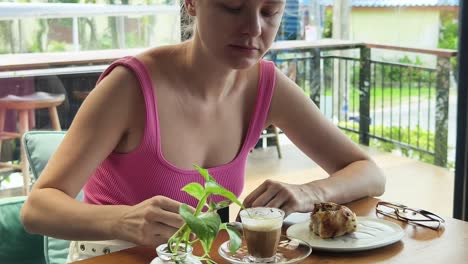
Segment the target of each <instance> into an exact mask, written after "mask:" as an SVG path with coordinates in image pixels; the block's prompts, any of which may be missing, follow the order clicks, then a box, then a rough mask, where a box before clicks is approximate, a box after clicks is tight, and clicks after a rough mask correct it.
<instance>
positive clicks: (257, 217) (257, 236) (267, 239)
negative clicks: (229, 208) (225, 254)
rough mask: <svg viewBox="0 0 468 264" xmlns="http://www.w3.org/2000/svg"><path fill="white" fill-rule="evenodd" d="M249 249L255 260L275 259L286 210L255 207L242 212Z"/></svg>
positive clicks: (252, 258)
mask: <svg viewBox="0 0 468 264" xmlns="http://www.w3.org/2000/svg"><path fill="white" fill-rule="evenodd" d="M240 218H241V221H242V226H243V230H244V239H245V242H246V244H247V250H248V252H249V254H250V258H251V260H252V261H253V262H270V261H274V259H275V256H276V250H277V249H278V243H279V240H280V236H281V226H282V225H283V219H284V212H283V211H282V210H280V209H277V208H269V207H254V208H247V209H245V210H242V211H241V212H240Z"/></svg>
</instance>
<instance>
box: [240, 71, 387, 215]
mask: <svg viewBox="0 0 468 264" xmlns="http://www.w3.org/2000/svg"><path fill="white" fill-rule="evenodd" d="M276 76H277V77H276V88H275V93H274V95H273V99H272V103H271V107H270V113H269V120H267V124H270V123H272V124H274V125H276V126H278V127H279V128H281V130H282V131H283V132H284V133H285V134H286V135H287V136H288V138H290V139H291V141H292V142H293V143H294V144H295V145H296V146H297V147H298V148H299V149H301V150H302V151H303V152H304V153H305V154H306V155H307V156H309V157H310V158H311V159H313V160H314V161H315V162H316V163H317V164H318V165H319V166H320V167H322V168H323V169H324V170H325V171H326V172H327V173H328V174H329V175H330V177H328V178H326V179H323V180H318V181H312V182H309V183H307V184H303V185H290V184H282V183H276V182H273V181H267V182H265V183H264V184H263V185H262V186H260V187H258V188H257V189H256V190H255V191H254V192H252V193H251V194H250V195H249V196H248V197H247V198H246V201H245V203H246V205H249V206H260V205H269V206H276V207H281V208H283V207H285V208H284V209H287V210H288V211H304V212H305V211H311V210H312V209H313V204H314V202H319V201H333V202H337V203H346V202H350V201H353V200H356V199H359V198H362V197H366V196H379V195H381V194H382V193H383V192H384V189H385V177H384V175H383V173H382V172H381V170H380V169H379V168H378V167H377V165H376V164H375V163H374V162H373V161H372V160H371V159H370V158H369V157H368V156H367V155H366V154H365V153H364V152H363V151H362V150H361V149H360V148H359V147H358V146H357V145H356V144H354V143H353V142H352V141H351V140H350V139H349V138H348V137H346V135H344V134H343V133H342V132H341V131H340V130H339V129H338V128H337V127H336V126H335V125H334V124H333V123H331V122H330V121H329V120H328V119H326V118H325V117H324V116H323V115H322V113H321V112H320V110H319V109H318V108H317V106H316V105H315V104H314V103H313V102H312V101H311V100H310V99H309V98H308V97H307V96H305V95H304V93H303V91H302V90H301V89H300V88H299V87H298V86H297V85H296V84H295V83H294V82H292V81H291V80H290V79H289V78H287V77H286V76H285V75H284V74H283V73H281V72H280V71H279V70H277V71H276ZM288 190H289V191H288ZM279 192H283V193H282V194H281V195H277V194H278V193H279ZM282 195H285V196H286V197H289V198H284V199H283V198H280V196H282Z"/></svg>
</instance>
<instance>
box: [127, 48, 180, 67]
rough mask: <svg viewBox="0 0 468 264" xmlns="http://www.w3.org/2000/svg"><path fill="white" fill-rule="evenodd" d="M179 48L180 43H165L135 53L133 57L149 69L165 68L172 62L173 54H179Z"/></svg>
mask: <svg viewBox="0 0 468 264" xmlns="http://www.w3.org/2000/svg"><path fill="white" fill-rule="evenodd" d="M181 49H182V45H181V44H175V45H165V46H160V47H155V48H150V49H147V50H145V51H144V52H142V53H139V54H138V55H136V56H135V58H136V59H138V60H139V61H140V62H141V63H143V64H144V65H145V66H146V67H147V68H148V69H150V70H151V69H153V70H156V69H161V68H167V67H168V66H170V65H171V64H172V63H174V56H175V55H177V54H180V51H181Z"/></svg>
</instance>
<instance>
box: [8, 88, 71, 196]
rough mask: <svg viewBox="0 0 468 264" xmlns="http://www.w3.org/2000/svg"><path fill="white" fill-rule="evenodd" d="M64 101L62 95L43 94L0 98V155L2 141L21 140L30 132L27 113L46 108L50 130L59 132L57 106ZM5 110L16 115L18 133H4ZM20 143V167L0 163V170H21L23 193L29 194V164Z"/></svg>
mask: <svg viewBox="0 0 468 264" xmlns="http://www.w3.org/2000/svg"><path fill="white" fill-rule="evenodd" d="M64 100H65V96H64V95H63V94H49V93H45V92H36V93H33V94H30V95H25V96H15V95H8V96H5V97H2V98H0V153H1V145H2V140H9V139H16V138H21V137H22V136H23V135H24V133H25V132H27V131H29V130H30V127H29V126H30V123H31V122H30V120H29V112H30V111H34V110H36V109H42V108H47V109H48V110H49V117H50V121H51V125H52V129H54V130H61V127H60V120H59V117H58V114H57V106H58V105H60V104H62V103H63V101H64ZM7 110H13V111H16V112H17V113H18V124H19V129H18V130H19V131H18V132H6V131H4V125H5V116H6V111H7ZM25 155H26V154H25V152H24V147H23V141H21V165H16V164H8V163H0V169H12V170H21V172H22V174H23V193H24V194H27V193H28V192H29V180H30V179H29V164H28V162H27V159H26V156H25Z"/></svg>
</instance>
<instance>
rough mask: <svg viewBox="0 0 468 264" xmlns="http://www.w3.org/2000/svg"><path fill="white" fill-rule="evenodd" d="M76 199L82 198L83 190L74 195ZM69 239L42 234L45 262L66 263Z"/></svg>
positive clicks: (52, 263)
mask: <svg viewBox="0 0 468 264" xmlns="http://www.w3.org/2000/svg"><path fill="white" fill-rule="evenodd" d="M76 199H77V200H78V201H82V200H83V191H81V192H80V193H79V194H78V196H77V197H76ZM69 247H70V241H68V240H62V239H57V238H53V237H48V236H44V256H45V259H46V262H47V264H65V263H67V257H68V248H69Z"/></svg>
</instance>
